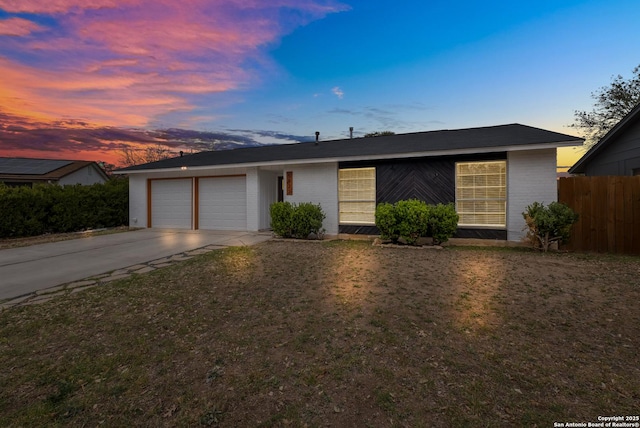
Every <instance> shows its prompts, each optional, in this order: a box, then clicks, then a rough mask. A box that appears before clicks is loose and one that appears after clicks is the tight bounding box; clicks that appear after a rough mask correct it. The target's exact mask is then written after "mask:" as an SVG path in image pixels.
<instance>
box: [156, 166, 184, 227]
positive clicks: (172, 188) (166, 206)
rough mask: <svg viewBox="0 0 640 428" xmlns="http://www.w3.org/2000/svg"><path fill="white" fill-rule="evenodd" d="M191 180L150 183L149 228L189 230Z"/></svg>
mask: <svg viewBox="0 0 640 428" xmlns="http://www.w3.org/2000/svg"><path fill="white" fill-rule="evenodd" d="M191 181H192V180H191V179H190V178H189V179H179V180H153V181H151V226H152V227H157V228H176V229H191V218H192V192H191Z"/></svg>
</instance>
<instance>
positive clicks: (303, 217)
mask: <svg viewBox="0 0 640 428" xmlns="http://www.w3.org/2000/svg"><path fill="white" fill-rule="evenodd" d="M325 218H326V215H325V214H324V212H323V211H322V208H321V207H320V205H319V204H318V205H314V204H312V203H311V202H303V203H300V204H298V206H294V208H293V236H294V237H296V238H301V239H307V238H308V237H309V235H311V234H312V233H313V234H314V235H316V237H319V236H320V230H321V229H322V221H323V220H324V219H325Z"/></svg>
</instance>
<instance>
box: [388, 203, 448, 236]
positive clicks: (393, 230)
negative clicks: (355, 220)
mask: <svg viewBox="0 0 640 428" xmlns="http://www.w3.org/2000/svg"><path fill="white" fill-rule="evenodd" d="M458 218H459V217H458V214H457V213H456V210H455V207H454V205H453V204H446V205H445V204H438V205H427V204H426V203H425V202H423V201H420V200H418V199H410V200H405V201H398V202H396V203H395V204H389V203H381V204H379V205H378V206H377V207H376V226H377V227H378V230H379V231H380V237H381V238H382V239H384V240H391V241H392V242H393V243H397V242H398V239H399V238H402V239H404V241H406V243H407V244H410V245H415V244H416V243H417V242H418V239H419V238H420V237H422V236H431V237H432V238H433V243H434V245H439V244H441V243H443V242H447V241H448V240H449V238H451V237H452V236H453V235H454V233H455V232H456V229H457V228H458Z"/></svg>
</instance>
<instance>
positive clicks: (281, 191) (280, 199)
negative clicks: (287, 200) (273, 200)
mask: <svg viewBox="0 0 640 428" xmlns="http://www.w3.org/2000/svg"><path fill="white" fill-rule="evenodd" d="M283 185H284V177H283V176H279V177H278V202H284V189H283V188H282V186H283Z"/></svg>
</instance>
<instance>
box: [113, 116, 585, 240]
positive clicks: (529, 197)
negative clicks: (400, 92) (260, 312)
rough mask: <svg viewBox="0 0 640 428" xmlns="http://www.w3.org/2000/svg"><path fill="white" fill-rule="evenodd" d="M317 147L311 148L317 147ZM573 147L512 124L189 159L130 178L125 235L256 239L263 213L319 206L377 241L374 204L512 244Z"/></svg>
mask: <svg viewBox="0 0 640 428" xmlns="http://www.w3.org/2000/svg"><path fill="white" fill-rule="evenodd" d="M316 140H317V139H316ZM582 142H583V140H582V139H581V138H577V137H573V136H569V135H564V134H559V133H556V132H551V131H546V130H542V129H538V128H533V127H530V126H525V125H520V124H511V125H502V126H491V127H482V128H471V129H458V130H444V131H429V132H418V133H410V134H399V135H389V136H377V137H369V138H356V139H344V140H333V141H316V142H309V143H297V144H288V145H273V146H262V147H253V148H243V149H235V150H227V151H212V152H202V153H195V154H192V155H187V156H184V157H176V158H172V159H166V160H162V161H158V162H153V163H148V164H144V165H138V166H133V167H128V168H124V169H120V170H118V171H115V173H116V174H128V175H129V192H130V195H129V200H130V202H129V203H130V207H129V215H130V225H131V226H138V227H159V228H160V227H162V228H186V229H228V230H234V229H237V230H250V231H257V230H263V229H268V228H269V226H270V218H269V206H270V205H271V204H272V203H273V202H276V201H280V200H284V201H290V202H294V203H300V202H313V203H316V204H320V205H321V206H322V209H323V210H324V212H325V213H326V219H325V221H324V228H325V229H326V233H327V234H329V235H335V234H338V233H364V234H375V233H376V232H377V229H376V228H375V221H374V210H375V206H376V204H378V203H381V202H395V201H397V200H401V199H408V198H419V199H422V200H424V201H426V202H427V203H439V202H442V203H448V202H454V203H455V204H456V210H457V211H458V213H459V215H460V221H459V229H458V232H457V235H456V236H458V237H472V238H487V239H499V240H507V239H508V240H514V241H518V240H520V239H521V237H522V235H523V231H522V229H523V227H524V226H525V225H524V221H523V219H522V215H521V213H522V211H523V210H524V208H525V207H526V206H527V205H528V204H530V203H532V202H534V201H540V202H545V203H549V202H551V201H555V200H556V198H557V184H556V149H557V148H558V147H561V146H575V145H580V144H582Z"/></svg>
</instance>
